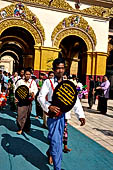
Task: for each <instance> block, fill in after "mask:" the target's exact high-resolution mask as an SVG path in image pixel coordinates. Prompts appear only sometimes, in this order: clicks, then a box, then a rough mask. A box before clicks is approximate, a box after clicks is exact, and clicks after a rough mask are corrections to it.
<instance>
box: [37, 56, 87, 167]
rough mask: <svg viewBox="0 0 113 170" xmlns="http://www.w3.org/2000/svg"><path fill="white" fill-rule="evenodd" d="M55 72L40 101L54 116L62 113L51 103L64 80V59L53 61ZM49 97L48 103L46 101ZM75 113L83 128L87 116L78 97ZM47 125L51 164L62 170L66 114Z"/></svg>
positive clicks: (50, 120)
mask: <svg viewBox="0 0 113 170" xmlns="http://www.w3.org/2000/svg"><path fill="white" fill-rule="evenodd" d="M53 70H54V73H55V77H54V79H51V80H49V79H47V80H45V82H44V84H43V86H42V88H41V91H40V93H39V96H38V101H39V103H40V104H41V106H42V108H43V110H44V111H45V112H46V113H48V112H49V111H50V112H54V114H57V113H58V112H60V108H59V107H57V106H53V105H51V101H52V96H53V91H54V89H55V87H56V86H57V85H58V84H59V83H60V82H61V81H62V80H63V74H64V72H65V61H64V59H63V58H57V59H55V60H54V61H53ZM47 95H48V101H46V96H47ZM74 112H75V113H76V115H77V117H78V119H79V120H80V122H81V126H83V125H84V124H85V115H84V111H83V109H82V106H81V103H80V100H79V99H78V97H77V101H76V103H75V105H74ZM47 125H48V130H49V134H48V139H49V142H50V146H49V149H48V151H47V155H48V159H49V163H51V160H53V165H54V170H61V160H62V144H63V132H64V126H65V113H64V114H62V115H61V116H59V117H56V116H54V117H48V121H47Z"/></svg>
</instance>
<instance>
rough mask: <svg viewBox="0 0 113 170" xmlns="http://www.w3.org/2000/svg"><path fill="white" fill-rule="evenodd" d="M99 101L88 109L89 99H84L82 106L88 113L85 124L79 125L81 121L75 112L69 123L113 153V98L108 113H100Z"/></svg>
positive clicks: (109, 101) (86, 113) (109, 103)
mask: <svg viewBox="0 0 113 170" xmlns="http://www.w3.org/2000/svg"><path fill="white" fill-rule="evenodd" d="M97 102H98V101H96V104H95V105H93V107H92V109H87V107H88V103H87V99H82V106H83V107H84V110H85V115H86V125H85V126H83V127H81V126H79V125H80V123H79V121H78V120H77V118H76V117H75V115H74V113H73V112H72V114H71V115H72V118H71V120H69V123H70V124H71V125H72V126H73V127H76V129H78V130H79V131H80V132H82V133H84V134H85V135H86V136H88V137H89V138H91V139H93V140H94V141H96V142H97V143H99V144H100V145H102V146H103V147H105V148H106V149H108V150H109V151H111V152H112V153H113V100H108V111H107V114H106V115H102V114H99V112H98V111H97Z"/></svg>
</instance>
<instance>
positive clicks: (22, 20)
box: [0, 3, 45, 69]
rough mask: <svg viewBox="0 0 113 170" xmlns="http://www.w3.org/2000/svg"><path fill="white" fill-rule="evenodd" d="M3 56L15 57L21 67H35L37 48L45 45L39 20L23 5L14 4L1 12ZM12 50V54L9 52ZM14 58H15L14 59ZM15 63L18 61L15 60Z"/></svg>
mask: <svg viewBox="0 0 113 170" xmlns="http://www.w3.org/2000/svg"><path fill="white" fill-rule="evenodd" d="M0 14H1V15H0V28H1V29H0V41H1V42H2V43H1V49H0V51H1V54H2V56H3V55H6V54H8V55H9V56H11V57H12V56H14V55H13V53H16V55H17V56H18V58H19V60H18V62H19V63H20V64H19V65H18V67H17V68H16V69H18V68H19V67H20V66H21V67H22V66H23V67H27V66H31V67H34V60H35V58H36V55H35V54H36V53H35V46H36V45H44V40H45V33H44V29H43V27H42V25H41V23H40V21H39V19H38V18H37V17H36V16H35V15H34V14H33V13H32V12H31V11H30V10H29V8H28V7H27V6H25V5H24V4H22V3H14V4H12V5H9V6H7V7H5V8H3V9H1V10H0ZM9 49H11V51H12V53H10V52H7V50H9ZM13 58H14V57H13ZM14 60H15V62H16V59H15V58H14Z"/></svg>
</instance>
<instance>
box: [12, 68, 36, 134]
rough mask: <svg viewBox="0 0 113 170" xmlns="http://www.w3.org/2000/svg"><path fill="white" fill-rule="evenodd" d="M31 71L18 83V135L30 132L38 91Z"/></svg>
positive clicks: (26, 71)
mask: <svg viewBox="0 0 113 170" xmlns="http://www.w3.org/2000/svg"><path fill="white" fill-rule="evenodd" d="M30 77H31V71H30V70H29V69H26V70H25V77H24V79H20V80H19V81H18V82H17V83H16V89H15V90H16V91H15V97H16V102H17V106H18V109H17V113H18V116H17V125H18V128H19V130H18V132H17V134H19V135H20V134H22V132H23V131H25V132H29V131H30V125H31V123H30V114H31V109H32V100H34V98H35V95H36V93H37V91H38V88H37V85H36V82H35V81H34V80H33V79H30Z"/></svg>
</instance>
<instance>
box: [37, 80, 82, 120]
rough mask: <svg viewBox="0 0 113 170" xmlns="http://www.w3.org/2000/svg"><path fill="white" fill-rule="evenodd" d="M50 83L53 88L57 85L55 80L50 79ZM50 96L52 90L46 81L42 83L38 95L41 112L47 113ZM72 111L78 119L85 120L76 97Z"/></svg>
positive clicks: (48, 81)
mask: <svg viewBox="0 0 113 170" xmlns="http://www.w3.org/2000/svg"><path fill="white" fill-rule="evenodd" d="M51 81H52V83H53V86H54V88H55V87H56V86H57V85H58V82H57V80H56V78H54V79H51ZM47 95H48V101H46V96H47ZM52 96H53V89H52V87H51V83H50V80H49V79H47V80H45V81H44V83H43V86H42V88H41V90H40V93H39V95H38V101H39V103H40V105H41V106H42V108H43V110H44V111H45V112H47V113H48V111H49V109H48V107H49V106H50V105H51V103H50V102H49V101H52ZM73 110H74V112H75V114H76V115H77V117H78V118H85V115H84V111H83V108H82V105H81V103H80V100H79V98H78V97H77V100H76V103H75V105H74V107H73Z"/></svg>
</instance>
